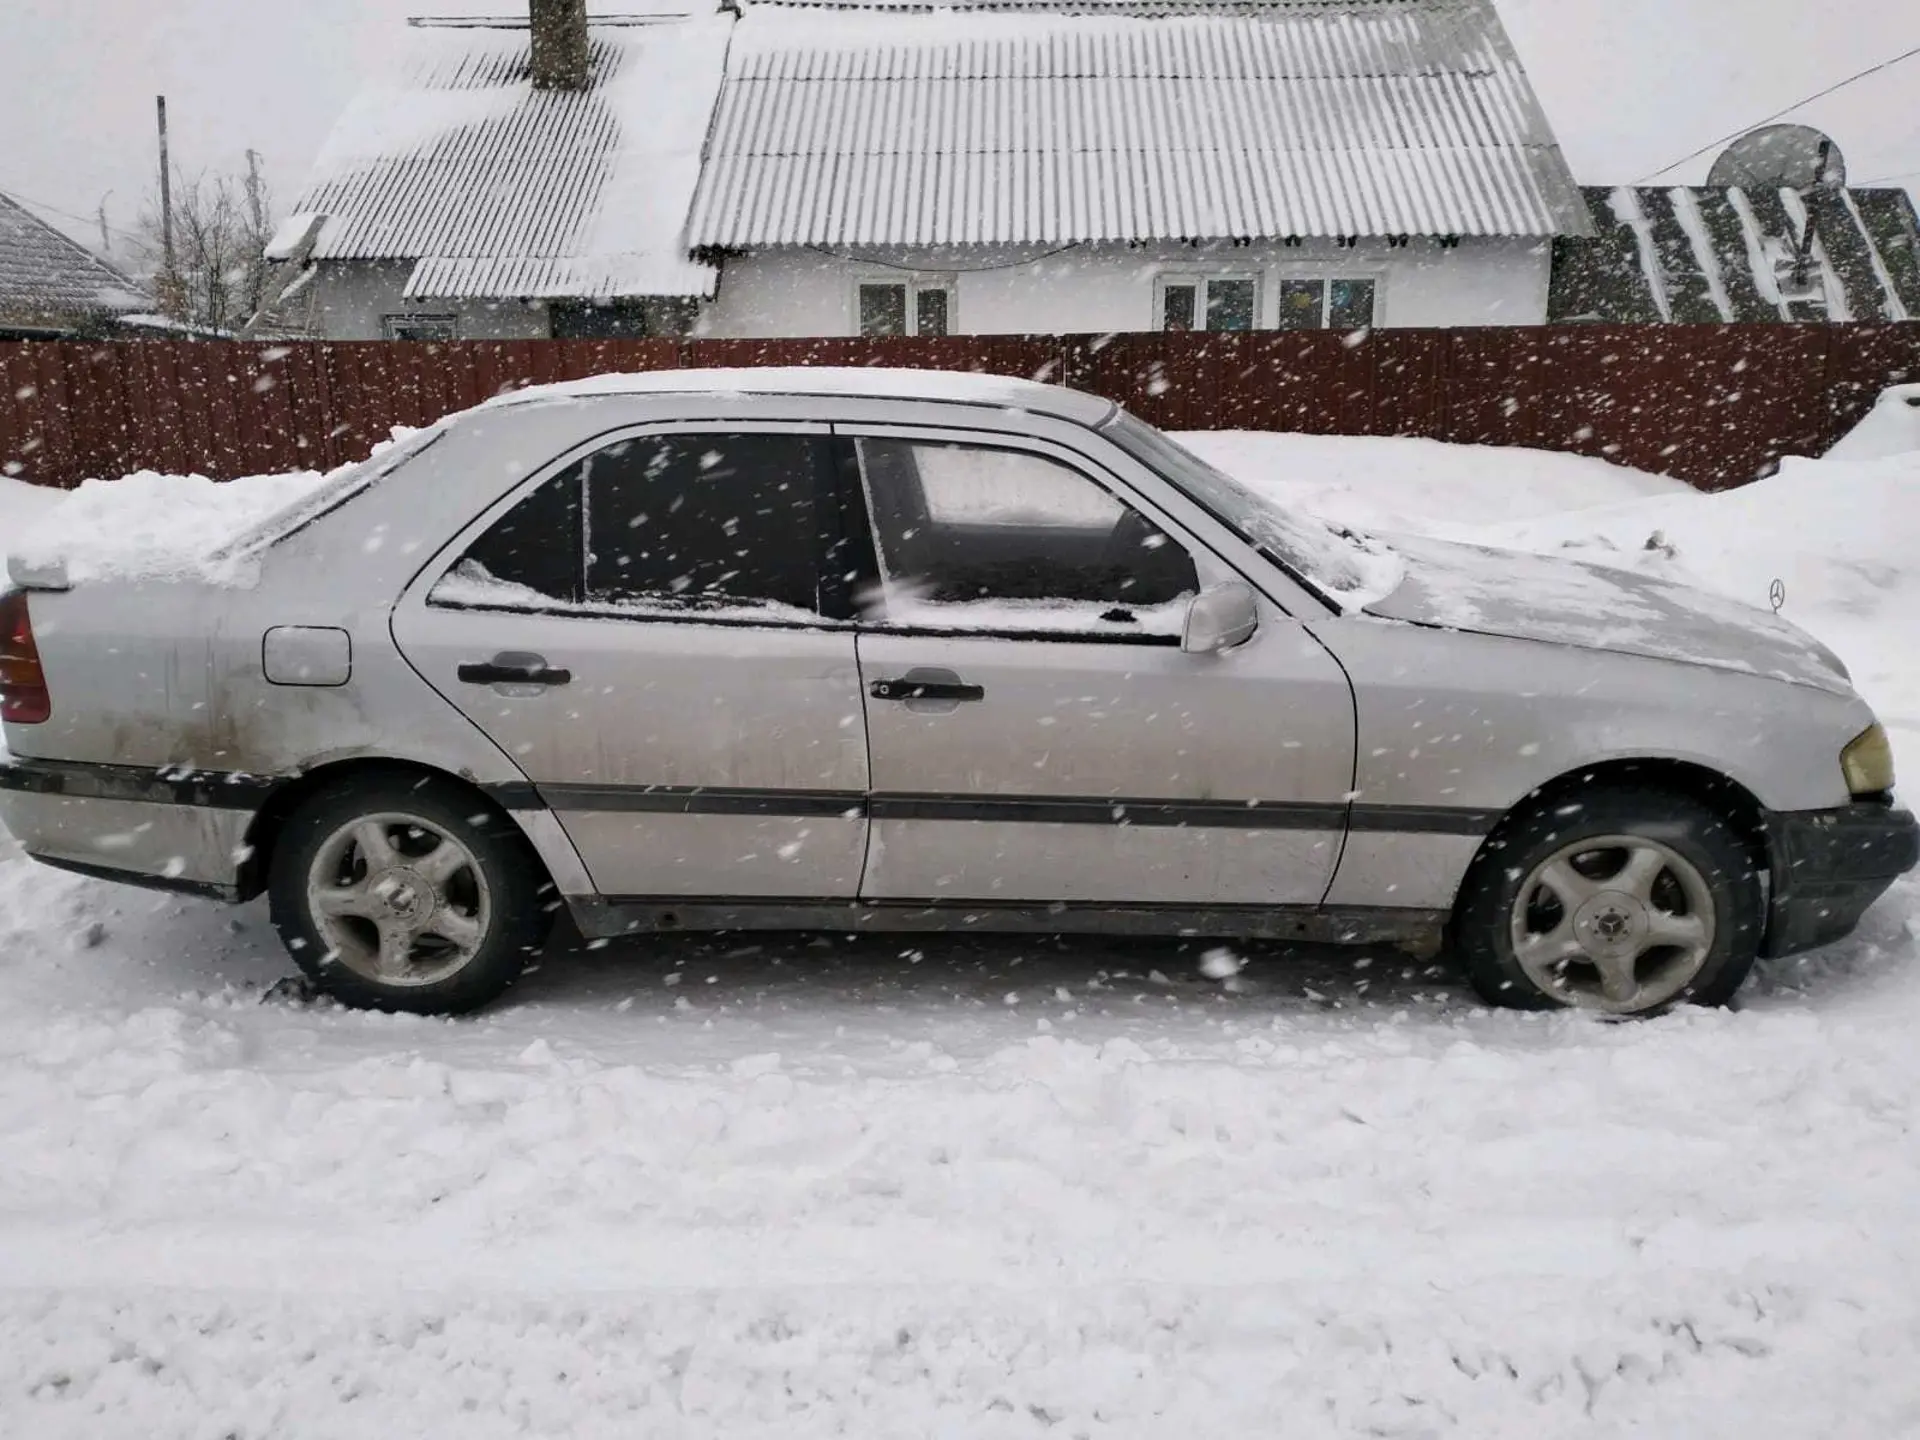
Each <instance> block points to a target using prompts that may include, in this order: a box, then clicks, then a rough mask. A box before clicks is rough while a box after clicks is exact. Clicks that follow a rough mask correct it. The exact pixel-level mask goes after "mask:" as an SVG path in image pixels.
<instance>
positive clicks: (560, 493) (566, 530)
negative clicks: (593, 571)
mask: <svg viewBox="0 0 1920 1440" xmlns="http://www.w3.org/2000/svg"><path fill="white" fill-rule="evenodd" d="M461 566H462V567H463V568H466V569H469V570H471V571H473V572H475V573H484V574H485V575H486V576H487V577H488V578H490V579H493V580H497V581H499V582H501V583H503V584H506V585H512V586H515V587H517V588H519V589H521V590H525V591H526V592H527V595H528V598H529V599H534V600H537V599H541V598H545V599H548V600H559V601H563V602H574V601H578V600H580V599H581V598H582V594H581V589H580V466H579V465H570V466H568V467H567V468H566V469H565V470H563V471H561V472H560V473H559V474H558V475H556V476H554V477H553V479H551V480H549V481H547V483H546V484H544V485H542V486H541V487H540V488H539V489H538V490H535V491H534V492H533V493H532V494H531V495H529V496H527V498H526V499H524V500H522V501H521V502H520V503H519V504H518V505H516V506H514V507H513V509H511V510H509V511H508V512H507V513H506V514H505V515H503V516H501V517H500V518H499V519H498V520H496V521H495V522H494V525H493V528H492V529H491V530H489V531H487V533H486V534H484V535H482V536H481V537H480V538H479V539H478V540H476V541H475V542H474V544H473V548H472V549H470V550H468V551H467V553H466V556H465V558H464V559H463V560H462V561H461Z"/></svg>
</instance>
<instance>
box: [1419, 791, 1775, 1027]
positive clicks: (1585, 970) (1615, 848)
mask: <svg viewBox="0 0 1920 1440" xmlns="http://www.w3.org/2000/svg"><path fill="white" fill-rule="evenodd" d="M1764 915H1765V911H1764V904H1763V897H1762V893H1761V887H1760V876H1759V874H1758V872H1757V870H1756V868H1755V865H1754V862H1753V859H1752V857H1751V855H1750V854H1749V852H1748V850H1747V847H1746V846H1745V845H1743V844H1742V843H1741V840H1740V837H1739V836H1737V835H1736V834H1735V833H1734V831H1733V829H1732V827H1731V825H1730V824H1729V823H1728V821H1727V820H1726V819H1725V817H1723V816H1721V815H1718V814H1716V813H1715V812H1713V811H1712V810H1710V809H1708V808H1707V807H1705V806H1704V805H1701V804H1700V803H1698V802H1697V801H1694V800H1691V799H1688V798H1686V797H1683V796H1678V795H1672V794H1668V793H1666V792H1663V791H1657V790H1644V789H1628V788H1624V787H1622V788H1615V787H1604V788H1603V787H1595V788H1594V790H1593V791H1592V793H1590V794H1587V795H1583V796H1573V797H1565V796H1563V797H1560V798H1559V799H1557V800H1555V801H1553V802H1550V803H1546V804H1541V805H1537V806H1535V807H1534V808H1532V809H1531V810H1528V811H1524V812H1521V813H1519V814H1516V815H1515V816H1514V817H1512V818H1511V819H1510V820H1509V821H1508V822H1507V824H1506V825H1505V826H1504V827H1503V829H1502V831H1501V832H1500V833H1498V834H1496V835H1495V837H1494V838H1493V839H1492V840H1490V841H1489V842H1488V849H1487V851H1486V853H1485V854H1483V855H1482V857H1481V858H1480V860H1479V862H1478V863H1477V864H1476V865H1475V867H1474V871H1473V873H1472V874H1471V875H1470V876H1469V877H1468V880H1467V884H1466V886H1465V887H1464V888H1463V890H1462V893H1461V898H1460V904H1459V906H1458V908H1457V910H1456V912H1455V924H1454V941H1455V947H1456V949H1457V951H1458V953H1459V955H1460V957H1461V959H1462V961H1463V962H1464V963H1465V966H1466V970H1467V975H1468V978H1469V979H1471V980H1472V982H1473V984H1474V988H1475V989H1477V990H1478V991H1479V992H1480V994H1481V996H1482V997H1483V998H1484V999H1486V1000H1488V1001H1490V1002H1491V1003H1493V1004H1497V1005H1508V1006H1516V1007H1520V1008H1525V1009H1550V1008H1555V1007H1564V1008H1570V1009H1578V1010H1593V1011H1598V1012H1600V1013H1602V1014H1608V1015H1649V1014H1657V1013H1658V1012H1660V1011H1662V1010H1665V1009H1667V1008H1669V1007H1670V1006H1673V1005H1676V1004H1680V1003H1683V1002H1692V1003H1695V1004H1702V1005H1718V1004H1724V1003H1725V1002H1726V1001H1727V1000H1729V999H1731V998H1732V996H1733V994H1734V992H1735V991H1736V990H1738V989H1739V988H1740V985H1741V983H1742V982H1743V981H1744V980H1745V979H1746V977H1747V974H1748V972H1749V971H1750V970H1751V969H1752V968H1753V962H1754V959H1755V957H1756V955H1757V954H1758V953H1759V947H1760V937H1761V931H1762V928H1763V923H1764Z"/></svg>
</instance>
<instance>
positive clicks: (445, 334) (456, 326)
mask: <svg viewBox="0 0 1920 1440" xmlns="http://www.w3.org/2000/svg"><path fill="white" fill-rule="evenodd" d="M380 328H381V329H382V330H383V331H384V332H385V333H386V337H387V339H389V340H430V341H439V340H458V339H459V338H460V322H459V320H458V319H456V318H455V317H454V316H452V315H387V316H384V317H382V319H381V322H380Z"/></svg>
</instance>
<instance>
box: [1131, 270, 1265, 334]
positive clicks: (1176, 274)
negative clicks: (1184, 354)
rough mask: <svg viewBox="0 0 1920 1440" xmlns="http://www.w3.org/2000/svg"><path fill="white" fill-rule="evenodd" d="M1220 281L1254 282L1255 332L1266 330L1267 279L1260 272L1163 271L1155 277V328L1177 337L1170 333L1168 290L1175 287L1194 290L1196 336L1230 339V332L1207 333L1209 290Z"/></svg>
mask: <svg viewBox="0 0 1920 1440" xmlns="http://www.w3.org/2000/svg"><path fill="white" fill-rule="evenodd" d="M1216 280H1250V281H1252V282H1253V328H1254V329H1255V330H1264V329H1266V328H1267V326H1266V324H1265V321H1266V318H1267V316H1266V305H1267V294H1266V289H1267V287H1266V277H1265V276H1264V275H1262V274H1261V273H1260V272H1259V271H1258V270H1163V271H1161V272H1160V273H1159V274H1157V275H1155V276H1154V277H1153V328H1154V329H1155V330H1158V331H1160V332H1161V333H1162V334H1177V333H1178V332H1177V331H1169V330H1168V329H1167V290H1168V288H1169V287H1174V286H1190V287H1192V289H1193V291H1194V296H1193V319H1194V325H1193V331H1192V333H1193V334H1195V335H1205V334H1214V335H1230V334H1232V333H1233V332H1232V331H1230V330H1214V331H1209V330H1208V329H1207V324H1206V321H1207V286H1209V285H1211V284H1212V283H1213V282H1214V281H1216Z"/></svg>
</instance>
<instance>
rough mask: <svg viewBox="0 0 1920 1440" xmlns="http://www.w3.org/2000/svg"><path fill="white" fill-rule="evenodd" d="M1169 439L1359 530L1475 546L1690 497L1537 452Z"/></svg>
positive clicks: (1391, 441)
mask: <svg viewBox="0 0 1920 1440" xmlns="http://www.w3.org/2000/svg"><path fill="white" fill-rule="evenodd" d="M1177 438H1178V439H1179V441H1180V443H1181V444H1182V445H1184V446H1186V447H1187V448H1188V449H1189V450H1191V451H1193V453H1194V454H1196V455H1198V456H1199V457H1200V458H1201V459H1203V460H1205V461H1207V462H1208V463H1209V464H1213V465H1217V466H1219V467H1220V468H1221V469H1222V470H1224V471H1226V472H1227V473H1228V474H1229V475H1231V476H1233V477H1234V478H1235V479H1236V480H1240V481H1243V482H1244V483H1246V484H1248V485H1254V486H1258V487H1259V488H1260V489H1262V490H1264V491H1266V492H1267V493H1268V494H1271V495H1272V496H1274V498H1276V499H1278V500H1281V501H1284V502H1285V503H1286V504H1288V505H1291V506H1293V507H1295V508H1296V509H1300V510H1303V511H1306V512H1308V513H1309V514H1313V515H1317V516H1319V517H1320V518H1321V519H1323V520H1330V521H1333V522H1335V523H1337V524H1341V525H1350V526H1353V527H1354V528H1356V529H1360V530H1376V531H1389V532H1391V531H1396V530H1405V531H1412V532H1416V533H1419V534H1423V535H1439V536H1442V537H1443V538H1446V539H1459V540H1475V539H1478V538H1480V534H1481V531H1480V528H1479V527H1481V526H1485V525H1492V524H1498V523H1500V522H1502V521H1506V520H1514V519H1522V518H1525V517H1529V516H1534V515H1557V514H1560V513H1563V512H1565V511H1568V510H1579V509H1588V508H1591V507H1593V506H1596V505H1610V504H1618V503H1623V502H1626V501H1631V500H1640V499H1645V498H1648V497H1651V496H1656V495H1693V494H1696V493H1698V492H1696V491H1695V490H1694V489H1693V487H1692V486H1690V485H1687V484H1685V483H1684V482H1682V481H1679V480H1669V479H1668V478H1667V477H1666V476H1664V475H1649V474H1647V473H1646V472H1645V471H1643V470H1630V469H1627V468H1626V467H1625V466H1621V465H1613V464H1609V463H1608V462H1607V461H1605V460H1594V459H1589V458H1588V457H1586V456H1583V455H1559V454H1552V453H1549V452H1547V451H1542V450H1519V449H1513V448H1509V447H1501V446H1493V445H1448V444H1444V443H1442V442H1441V441H1438V440H1416V439H1411V438H1403V437H1385V436H1352V435H1275V434H1269V433H1266V432H1262V431H1248V430H1194V431H1189V432H1186V433H1183V434H1181V435H1179V436H1178V437H1177Z"/></svg>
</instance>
